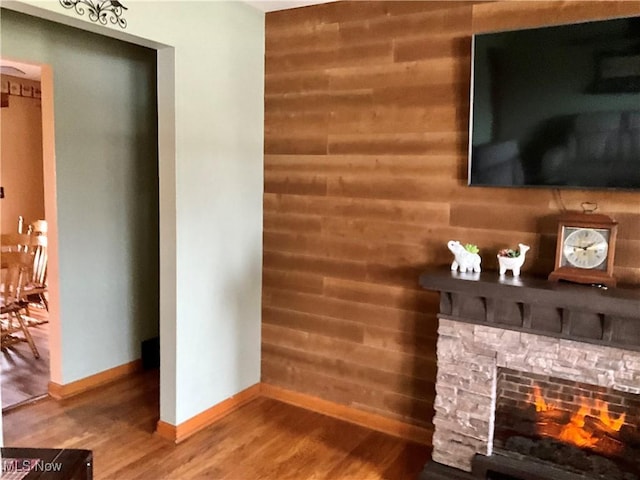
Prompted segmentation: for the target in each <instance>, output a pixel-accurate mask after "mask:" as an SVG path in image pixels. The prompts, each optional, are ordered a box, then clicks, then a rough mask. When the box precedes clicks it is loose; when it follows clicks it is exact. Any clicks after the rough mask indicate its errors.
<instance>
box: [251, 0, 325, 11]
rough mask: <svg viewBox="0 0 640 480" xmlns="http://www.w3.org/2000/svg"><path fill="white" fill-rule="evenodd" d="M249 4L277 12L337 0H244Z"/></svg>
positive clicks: (263, 9)
mask: <svg viewBox="0 0 640 480" xmlns="http://www.w3.org/2000/svg"><path fill="white" fill-rule="evenodd" d="M244 1H245V2H246V3H248V4H249V5H251V6H253V7H255V8H257V9H259V10H262V11H263V12H275V11H276V10H287V9H289V8H298V7H307V6H309V5H318V4H320V3H328V2H335V1H337V0H244Z"/></svg>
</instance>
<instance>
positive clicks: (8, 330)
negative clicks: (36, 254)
mask: <svg viewBox="0 0 640 480" xmlns="http://www.w3.org/2000/svg"><path fill="white" fill-rule="evenodd" d="M0 264H1V266H2V268H3V270H5V279H4V285H3V287H4V288H3V289H2V291H1V292H0V346H1V347H2V348H3V349H4V348H5V347H8V346H10V345H13V344H15V343H18V342H26V343H28V344H29V347H30V348H31V351H32V352H33V355H34V357H36V358H40V353H39V352H38V348H37V347H36V344H35V342H34V341H33V337H32V336H31V333H30V332H29V328H28V327H27V324H26V321H25V319H24V317H23V316H22V311H23V310H24V309H25V307H26V301H25V300H24V299H23V298H22V286H23V284H24V282H25V279H26V277H27V275H28V274H29V270H30V268H31V267H32V265H33V254H32V253H30V252H25V251H4V252H2V253H1V254H0ZM20 333H21V334H22V335H18V334H20Z"/></svg>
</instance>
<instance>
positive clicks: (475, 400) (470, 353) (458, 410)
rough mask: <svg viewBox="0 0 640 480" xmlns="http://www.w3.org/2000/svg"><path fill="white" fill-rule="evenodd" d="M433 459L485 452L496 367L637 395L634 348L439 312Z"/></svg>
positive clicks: (467, 460) (451, 462)
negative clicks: (460, 318) (481, 322)
mask: <svg viewBox="0 0 640 480" xmlns="http://www.w3.org/2000/svg"><path fill="white" fill-rule="evenodd" d="M438 334H439V336H438V375H437V380H436V401H435V411H436V414H435V417H434V420H433V423H434V426H435V432H434V436H433V454H432V458H433V460H434V461H436V462H438V463H442V464H444V465H448V466H451V467H454V468H458V469H461V470H464V471H467V472H470V471H471V462H472V460H473V457H474V455H475V454H476V453H480V454H483V455H491V453H492V449H493V425H494V415H495V406H496V383H497V370H498V368H499V367H503V368H509V369H512V370H517V371H521V372H528V373H534V374H538V375H548V376H554V377H558V378H561V379H566V380H571V381H575V382H582V383H588V384H590V385H596V386H600V387H607V388H613V389H614V390H618V391H622V392H628V393H632V394H638V395H640V352H636V351H631V350H624V349H620V348H614V347H607V346H602V345H593V344H588V343H583V342H577V341H573V340H566V339H561V338H554V337H547V336H543V335H537V334H532V333H525V332H518V331H513V330H506V329H502V328H496V327H490V326H486V325H476V324H471V323H466V322H459V321H454V320H449V319H445V318H440V325H439V328H438Z"/></svg>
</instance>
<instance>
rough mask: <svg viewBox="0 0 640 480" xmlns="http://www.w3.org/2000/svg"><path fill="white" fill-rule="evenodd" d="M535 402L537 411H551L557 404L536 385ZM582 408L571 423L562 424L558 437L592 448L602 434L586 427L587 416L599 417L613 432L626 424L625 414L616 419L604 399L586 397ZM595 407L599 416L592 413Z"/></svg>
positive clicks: (605, 426) (604, 425) (574, 415)
mask: <svg viewBox="0 0 640 480" xmlns="http://www.w3.org/2000/svg"><path fill="white" fill-rule="evenodd" d="M534 402H535V406H536V412H551V411H554V410H555V406H554V405H552V404H548V403H547V402H546V401H545V400H544V398H543V397H542V395H541V394H540V389H539V388H538V387H537V386H535V387H534ZM580 403H581V405H580V409H579V410H578V411H577V412H576V413H574V414H573V415H572V416H571V419H570V420H569V423H567V424H566V425H564V426H562V429H561V431H560V433H559V434H558V435H557V438H558V439H559V440H561V441H563V442H566V443H570V444H573V445H576V446H577V447H580V448H592V447H595V446H596V445H597V444H598V442H600V440H601V436H597V435H594V434H595V433H596V431H597V429H594V428H585V423H586V418H587V417H591V418H594V419H595V418H597V420H599V421H600V423H601V424H602V426H603V427H604V429H608V430H610V431H613V432H619V431H620V429H621V428H622V425H623V424H624V420H625V416H626V415H625V414H624V413H623V414H621V415H620V416H619V417H618V418H616V419H614V418H613V417H612V416H611V415H610V414H609V406H608V405H607V403H606V402H603V401H602V400H596V401H588V400H587V399H585V398H582V399H581V402H580ZM592 407H595V409H596V410H598V412H599V413H598V416H597V417H593V416H592V415H591V409H592Z"/></svg>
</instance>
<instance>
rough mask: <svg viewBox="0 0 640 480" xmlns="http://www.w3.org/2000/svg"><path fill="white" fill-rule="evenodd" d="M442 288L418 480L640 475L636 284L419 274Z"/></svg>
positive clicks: (639, 298)
mask: <svg viewBox="0 0 640 480" xmlns="http://www.w3.org/2000/svg"><path fill="white" fill-rule="evenodd" d="M420 283H421V285H422V286H423V287H425V288H428V289H432V290H439V291H440V312H439V314H438V320H439V326H438V344H437V357H438V359H437V360H438V373H437V378H436V399H435V404H434V409H435V417H434V419H433V424H434V435H433V442H432V443H433V452H432V462H429V463H428V464H427V465H426V466H425V469H424V471H423V472H422V474H421V475H420V480H445V479H447V480H454V479H455V480H458V479H460V480H467V479H487V480H640V427H639V425H640V289H637V288H630V289H625V288H615V289H613V288H612V289H608V290H602V289H598V288H594V287H589V286H583V285H569V284H563V283H555V282H547V281H545V280H541V279H522V278H521V279H513V278H511V277H508V278H505V277H498V276H497V274H496V273H495V272H482V273H481V274H470V273H466V274H463V273H457V272H448V271H447V272H445V271H442V270H438V271H431V272H426V273H424V274H423V275H422V276H421V277H420Z"/></svg>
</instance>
